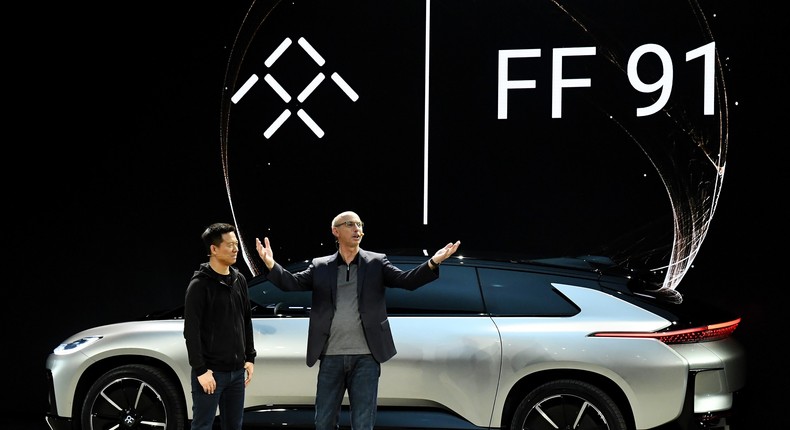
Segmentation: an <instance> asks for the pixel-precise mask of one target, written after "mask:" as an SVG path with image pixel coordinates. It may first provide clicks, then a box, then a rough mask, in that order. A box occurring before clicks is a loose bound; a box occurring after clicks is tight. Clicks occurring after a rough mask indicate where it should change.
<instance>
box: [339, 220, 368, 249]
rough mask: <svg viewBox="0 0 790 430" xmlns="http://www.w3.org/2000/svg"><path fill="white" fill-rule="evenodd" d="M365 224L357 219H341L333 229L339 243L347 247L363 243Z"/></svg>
mask: <svg viewBox="0 0 790 430" xmlns="http://www.w3.org/2000/svg"><path fill="white" fill-rule="evenodd" d="M362 227H363V223H362V220H360V219H359V218H356V217H352V216H348V217H343V218H341V219H340V220H339V221H338V222H337V223H336V224H335V226H334V227H333V230H334V231H335V237H337V241H338V243H340V244H341V245H345V246H354V245H359V242H360V241H362V236H364V233H363V232H362Z"/></svg>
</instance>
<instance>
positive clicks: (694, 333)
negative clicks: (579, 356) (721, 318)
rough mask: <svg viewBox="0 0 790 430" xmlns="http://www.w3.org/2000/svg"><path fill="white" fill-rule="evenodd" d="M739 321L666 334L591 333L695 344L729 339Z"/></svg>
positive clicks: (594, 334)
mask: <svg viewBox="0 0 790 430" xmlns="http://www.w3.org/2000/svg"><path fill="white" fill-rule="evenodd" d="M740 322H741V319H740V318H737V319H734V320H732V321H727V322H724V323H719V324H710V325H707V326H704V327H694V328H689V329H685V330H674V331H666V332H658V333H656V332H653V333H643V332H625V331H608V332H598V333H593V334H591V335H590V336H593V337H637V338H648V339H657V340H660V341H661V342H664V343H696V342H710V341H713V340H719V339H725V338H727V337H729V336H730V335H731V334H732V332H734V331H735V329H736V328H737V327H738V324H740Z"/></svg>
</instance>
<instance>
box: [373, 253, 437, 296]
mask: <svg viewBox="0 0 790 430" xmlns="http://www.w3.org/2000/svg"><path fill="white" fill-rule="evenodd" d="M381 265H382V268H381V269H382V274H383V275H382V276H383V280H384V285H386V286H387V287H393V288H403V289H406V290H416V289H417V288H420V287H422V286H423V285H425V284H427V283H430V282H431V281H435V280H436V279H439V273H438V270H437V271H434V270H431V268H430V267H429V266H428V261H427V260H426V261H425V262H424V263H422V264H420V265H419V266H417V267H415V268H413V269H411V270H405V271H404V270H401V269H399V268H398V267H396V266H395V265H393V264H392V263H391V262H390V261H389V259H388V258H387V257H383V258H382V259H381Z"/></svg>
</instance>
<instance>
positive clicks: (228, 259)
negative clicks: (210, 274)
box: [214, 232, 239, 266]
mask: <svg viewBox="0 0 790 430" xmlns="http://www.w3.org/2000/svg"><path fill="white" fill-rule="evenodd" d="M214 252H216V258H217V260H218V261H219V262H221V263H222V264H226V265H228V266H230V265H232V264H235V263H236V257H237V256H238V254H239V240H238V239H236V233H234V232H230V233H225V234H223V235H222V243H220V244H219V246H214Z"/></svg>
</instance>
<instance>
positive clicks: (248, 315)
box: [240, 274, 258, 363]
mask: <svg viewBox="0 0 790 430" xmlns="http://www.w3.org/2000/svg"><path fill="white" fill-rule="evenodd" d="M240 282H241V287H242V288H241V291H242V295H243V297H244V361H249V362H251V363H254V362H255V357H257V355H258V352H257V351H255V337H254V336H253V331H252V310H251V309H250V296H249V294H248V291H249V290H248V289H247V278H245V277H244V276H243V275H241V274H240Z"/></svg>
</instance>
